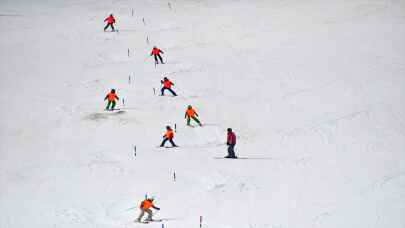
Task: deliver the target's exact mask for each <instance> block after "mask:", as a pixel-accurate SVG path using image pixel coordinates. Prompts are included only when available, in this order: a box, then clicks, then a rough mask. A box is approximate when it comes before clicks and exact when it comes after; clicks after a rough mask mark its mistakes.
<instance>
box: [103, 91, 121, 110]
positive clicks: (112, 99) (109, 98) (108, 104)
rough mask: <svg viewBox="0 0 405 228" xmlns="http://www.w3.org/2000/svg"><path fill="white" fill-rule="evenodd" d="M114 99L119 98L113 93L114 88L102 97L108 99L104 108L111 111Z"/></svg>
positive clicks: (113, 106)
mask: <svg viewBox="0 0 405 228" xmlns="http://www.w3.org/2000/svg"><path fill="white" fill-rule="evenodd" d="M116 99H117V100H119V99H120V98H119V97H118V96H117V94H116V93H115V89H112V90H111V92H109V93H108V94H107V95H106V96H105V98H104V100H108V103H107V107H106V108H105V110H111V111H113V110H114V108H115V104H116V102H115V100H116ZM110 105H111V109H110Z"/></svg>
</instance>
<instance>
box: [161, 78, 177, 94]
mask: <svg viewBox="0 0 405 228" xmlns="http://www.w3.org/2000/svg"><path fill="white" fill-rule="evenodd" d="M160 83H162V84H163V87H162V90H161V96H164V95H165V93H164V92H165V90H166V89H167V90H169V91H170V92H171V93H172V94H173V96H177V94H176V93H175V92H174V91H173V90H172V89H171V87H172V85H174V84H173V82H171V81H170V80H169V79H168V78H167V77H164V78H163V80H161V81H160Z"/></svg>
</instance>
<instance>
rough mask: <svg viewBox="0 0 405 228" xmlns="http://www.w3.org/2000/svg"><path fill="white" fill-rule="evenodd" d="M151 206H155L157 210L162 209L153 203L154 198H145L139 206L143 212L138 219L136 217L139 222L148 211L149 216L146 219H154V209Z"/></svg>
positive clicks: (147, 220)
mask: <svg viewBox="0 0 405 228" xmlns="http://www.w3.org/2000/svg"><path fill="white" fill-rule="evenodd" d="M150 208H153V209H155V210H160V208H158V207H156V206H155V205H154V204H153V198H148V199H145V200H144V201H142V203H141V205H140V206H139V209H141V214H140V215H139V217H138V219H136V221H137V222H141V219H142V217H143V215H144V214H145V212H146V213H148V218H147V219H146V220H145V222H149V221H153V219H152V216H153V213H152V210H151V209H150Z"/></svg>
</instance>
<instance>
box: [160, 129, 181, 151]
mask: <svg viewBox="0 0 405 228" xmlns="http://www.w3.org/2000/svg"><path fill="white" fill-rule="evenodd" d="M173 138H174V132H173V130H172V128H171V127H170V126H166V134H165V135H163V141H162V143H161V144H160V147H164V146H165V143H166V142H167V140H169V142H170V143H171V144H172V146H173V147H177V145H176V144H175V143H174V142H173Z"/></svg>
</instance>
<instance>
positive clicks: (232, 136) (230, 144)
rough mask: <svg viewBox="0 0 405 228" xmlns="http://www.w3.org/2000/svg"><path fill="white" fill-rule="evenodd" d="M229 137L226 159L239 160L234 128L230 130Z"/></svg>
mask: <svg viewBox="0 0 405 228" xmlns="http://www.w3.org/2000/svg"><path fill="white" fill-rule="evenodd" d="M227 131H228V135H227V140H226V145H228V155H227V156H225V158H238V157H236V155H235V151H234V148H235V145H236V135H235V133H233V131H232V128H228V129H227Z"/></svg>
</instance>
